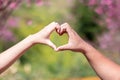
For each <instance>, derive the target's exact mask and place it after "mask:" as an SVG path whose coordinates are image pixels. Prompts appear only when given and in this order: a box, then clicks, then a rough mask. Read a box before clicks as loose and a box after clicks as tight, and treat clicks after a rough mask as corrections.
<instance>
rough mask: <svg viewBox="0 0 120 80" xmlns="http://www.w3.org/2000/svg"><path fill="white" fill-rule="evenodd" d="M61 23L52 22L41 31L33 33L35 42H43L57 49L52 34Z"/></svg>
mask: <svg viewBox="0 0 120 80" xmlns="http://www.w3.org/2000/svg"><path fill="white" fill-rule="evenodd" d="M59 28H60V27H59V24H58V23H56V22H52V23H50V24H49V25H47V26H46V27H45V28H43V29H42V30H41V31H39V32H38V33H36V34H33V35H32V37H33V39H32V41H33V44H36V43H42V44H46V45H49V46H50V47H52V48H53V49H56V46H55V45H54V44H53V43H52V42H51V41H50V38H49V37H50V34H51V33H52V32H53V31H54V30H57V31H58V30H59Z"/></svg>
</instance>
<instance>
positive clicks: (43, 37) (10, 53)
mask: <svg viewBox="0 0 120 80" xmlns="http://www.w3.org/2000/svg"><path fill="white" fill-rule="evenodd" d="M56 29H59V25H58V23H56V22H52V23H50V24H49V25H47V26H46V27H45V28H43V29H42V30H41V31H39V32H37V33H35V34H32V35H29V36H28V37H26V38H25V39H24V40H22V41H20V42H19V43H17V44H16V45H14V46H13V47H11V48H9V49H7V50H6V51H4V52H2V53H1V54H0V73H2V72H4V71H5V70H6V69H7V68H8V67H9V66H11V65H12V64H13V63H14V62H15V61H16V60H17V59H19V58H20V57H21V56H22V55H23V54H24V53H25V51H27V50H28V49H29V48H30V47H32V46H33V45H35V44H46V45H49V46H50V47H52V48H53V49H56V46H55V45H54V44H53V43H52V42H51V41H50V39H49V36H50V34H51V33H52V32H53V31H54V30H56Z"/></svg>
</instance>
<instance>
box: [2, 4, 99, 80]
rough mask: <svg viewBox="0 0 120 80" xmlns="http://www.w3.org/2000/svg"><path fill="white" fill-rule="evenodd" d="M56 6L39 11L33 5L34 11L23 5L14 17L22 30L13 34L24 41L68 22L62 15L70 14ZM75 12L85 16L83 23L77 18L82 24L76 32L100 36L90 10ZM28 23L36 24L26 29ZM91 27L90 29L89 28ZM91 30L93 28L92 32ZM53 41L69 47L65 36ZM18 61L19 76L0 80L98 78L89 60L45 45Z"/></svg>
mask: <svg viewBox="0 0 120 80" xmlns="http://www.w3.org/2000/svg"><path fill="white" fill-rule="evenodd" d="M55 4H56V3H55ZM63 5H66V4H63ZM56 6H57V5H56ZM56 6H52V7H50V6H41V7H40V8H38V7H36V6H34V5H33V6H32V7H29V8H28V7H26V6H25V5H23V6H22V7H21V8H20V9H19V10H16V11H15V12H14V13H13V15H14V16H19V17H20V24H19V28H17V29H16V30H14V33H15V35H16V36H17V38H18V41H19V40H22V39H24V38H25V37H26V36H28V35H30V34H34V33H36V32H38V31H40V30H41V29H42V28H43V27H44V26H46V25H47V24H49V23H50V22H52V21H58V22H62V21H63V20H65V19H66V17H65V15H64V14H63V13H64V12H63V11H65V12H67V10H66V9H65V10H58V9H57V7H56ZM60 6H61V5H60ZM60 6H59V7H60ZM53 7H54V8H53ZM79 9H80V10H79ZM54 10H55V11H54ZM52 11H53V12H52ZM61 11H62V12H61ZM76 11H78V12H79V11H81V12H83V13H80V14H82V15H81V16H83V19H81V18H77V20H78V22H79V21H80V24H77V26H76V28H79V30H80V32H81V33H82V34H83V33H84V32H93V34H94V33H96V32H98V31H96V30H98V28H96V27H95V26H96V24H95V23H94V22H92V21H91V20H89V19H90V18H91V16H93V13H92V12H90V11H88V12H89V14H90V15H87V14H86V12H87V8H85V7H81V8H80V7H79V8H78V10H76ZM88 12H87V13H88ZM76 13H77V12H76ZM80 14H79V15H80ZM83 14H84V15H83ZM62 15H63V16H62ZM77 16H78V14H77ZM79 19H80V20H79ZM28 20H32V21H33V22H32V25H27V21H28ZM89 25H90V27H88V26H89ZM78 26H79V27H78ZM83 26H86V27H83ZM92 26H93V28H92V29H91V27H92ZM87 28H88V29H87ZM81 29H82V30H81ZM91 30H92V31H91ZM84 34H85V33H84ZM84 34H83V35H84ZM86 34H87V33H86ZM93 34H92V35H93ZM50 39H51V41H53V43H55V44H56V45H57V46H60V45H63V44H66V43H67V41H68V37H67V35H66V34H65V35H63V36H59V35H58V34H57V33H56V32H54V33H52V34H51V36H50ZM0 48H1V47H0ZM19 61H20V63H19V65H18V66H16V67H17V72H15V73H8V74H7V76H5V78H4V79H0V80H10V79H12V78H13V75H14V79H12V80H50V78H51V79H52V78H67V77H83V76H94V75H95V73H94V72H93V70H92V69H91V67H90V66H89V64H88V62H87V60H86V58H85V57H84V56H83V55H82V54H80V53H75V52H70V51H64V52H55V51H54V50H53V49H51V48H50V47H48V46H46V45H42V44H38V45H35V46H33V47H32V48H31V49H29V50H28V51H27V52H26V53H25V54H24V55H23V56H22V57H21V58H20V60H19ZM19 61H18V62H19Z"/></svg>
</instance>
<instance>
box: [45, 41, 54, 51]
mask: <svg viewBox="0 0 120 80" xmlns="http://www.w3.org/2000/svg"><path fill="white" fill-rule="evenodd" d="M46 44H47V45H48V46H50V47H52V48H53V49H54V50H56V46H55V45H54V44H53V43H52V42H51V41H50V40H47V43H46Z"/></svg>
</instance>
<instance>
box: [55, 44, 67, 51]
mask: <svg viewBox="0 0 120 80" xmlns="http://www.w3.org/2000/svg"><path fill="white" fill-rule="evenodd" d="M63 50H69V45H68V44H66V45H63V46H60V47H58V48H57V49H56V51H63Z"/></svg>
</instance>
